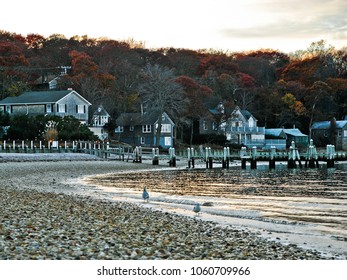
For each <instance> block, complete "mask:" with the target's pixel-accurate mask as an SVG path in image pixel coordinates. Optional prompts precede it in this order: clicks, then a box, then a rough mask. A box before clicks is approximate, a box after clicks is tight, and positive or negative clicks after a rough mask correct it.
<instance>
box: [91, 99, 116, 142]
mask: <svg viewBox="0 0 347 280" xmlns="http://www.w3.org/2000/svg"><path fill="white" fill-rule="evenodd" d="M110 117H111V116H110V114H109V113H108V112H107V111H106V110H105V108H104V107H103V106H102V105H100V106H99V107H98V109H96V110H95V112H94V113H93V116H92V123H91V126H90V127H89V129H90V130H91V131H92V132H93V133H94V134H95V135H96V136H98V138H99V139H100V140H105V139H107V138H108V133H107V131H106V130H105V127H104V126H105V125H106V124H108V122H109V120H110Z"/></svg>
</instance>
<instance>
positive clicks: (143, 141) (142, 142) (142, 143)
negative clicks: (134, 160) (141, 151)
mask: <svg viewBox="0 0 347 280" xmlns="http://www.w3.org/2000/svg"><path fill="white" fill-rule="evenodd" d="M140 143H141V145H144V144H146V143H145V137H141V138H140Z"/></svg>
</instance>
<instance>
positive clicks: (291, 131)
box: [265, 128, 307, 137]
mask: <svg viewBox="0 0 347 280" xmlns="http://www.w3.org/2000/svg"><path fill="white" fill-rule="evenodd" d="M283 133H285V134H287V135H291V136H295V137H299V136H307V135H306V134H303V133H302V132H301V131H300V130H299V129H298V128H267V129H265V134H266V135H268V136H273V137H281V136H282V135H283ZM281 134H282V135H281Z"/></svg>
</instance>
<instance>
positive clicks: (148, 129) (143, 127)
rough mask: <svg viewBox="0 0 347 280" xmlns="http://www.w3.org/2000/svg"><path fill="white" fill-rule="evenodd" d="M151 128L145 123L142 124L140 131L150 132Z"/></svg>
mask: <svg viewBox="0 0 347 280" xmlns="http://www.w3.org/2000/svg"><path fill="white" fill-rule="evenodd" d="M151 131H152V130H151V125H149V124H145V125H143V126H142V132H143V133H150V132H151Z"/></svg>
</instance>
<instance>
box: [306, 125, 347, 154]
mask: <svg viewBox="0 0 347 280" xmlns="http://www.w3.org/2000/svg"><path fill="white" fill-rule="evenodd" d="M337 123H338V127H337V128H336V129H335V136H336V143H335V145H336V149H337V150H347V123H346V122H345V121H337ZM329 126H330V122H328V121H326V122H318V123H315V124H313V126H312V139H313V141H314V142H316V143H319V144H320V143H323V142H326V143H328V142H329V133H330V132H329V130H330V127H329ZM329 144H334V143H329Z"/></svg>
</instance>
